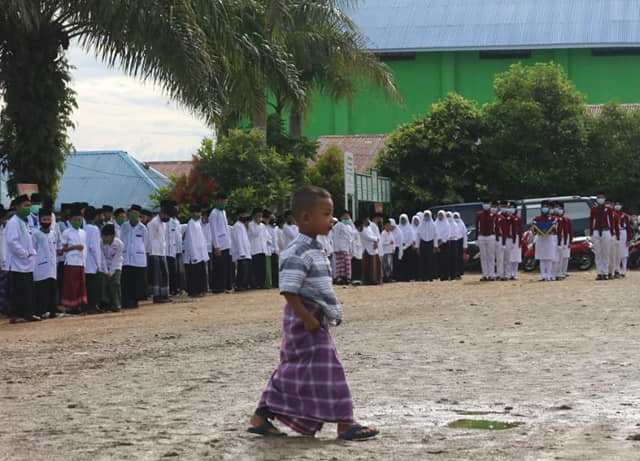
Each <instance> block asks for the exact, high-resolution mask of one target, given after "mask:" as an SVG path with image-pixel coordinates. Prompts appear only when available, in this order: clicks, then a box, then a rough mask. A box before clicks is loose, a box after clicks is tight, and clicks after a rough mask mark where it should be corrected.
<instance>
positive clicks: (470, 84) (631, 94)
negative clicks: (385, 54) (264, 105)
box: [305, 49, 640, 138]
mask: <svg viewBox="0 0 640 461" xmlns="http://www.w3.org/2000/svg"><path fill="white" fill-rule="evenodd" d="M518 61H522V62H525V63H535V62H549V61H555V62H558V63H560V64H562V66H563V67H564V68H565V70H566V71H567V72H568V75H569V78H570V79H571V80H572V81H573V82H574V83H575V85H576V87H577V88H578V90H580V91H582V92H583V93H584V94H585V95H586V97H587V102H588V103H589V104H601V103H606V102H609V101H616V102H620V103H639V102H640V56H633V55H632V56H606V57H602V56H592V55H591V50H590V49H569V50H534V51H533V52H532V54H531V58H529V59H524V60H521V59H480V57H479V53H478V52H477V51H469V52H442V53H418V54H417V55H416V58H415V60H406V61H392V62H389V63H388V64H389V66H390V67H391V68H392V69H393V72H394V75H395V78H396V81H397V83H398V87H399V89H400V91H401V93H402V95H403V97H404V105H403V106H399V105H397V104H396V103H394V102H392V101H389V100H387V99H386V98H385V97H384V95H382V94H381V93H380V92H379V91H377V90H372V89H370V88H366V87H363V88H362V90H361V91H360V92H359V94H358V95H357V96H356V97H355V98H354V99H353V101H352V102H351V103H348V102H346V101H343V102H339V103H337V104H336V103H333V102H331V101H330V100H328V99H327V98H325V97H323V96H321V95H315V96H314V98H313V104H312V107H311V110H310V112H309V113H308V114H307V118H306V121H305V134H306V135H307V136H309V137H312V138H314V137H317V136H321V135H345V134H374V133H388V132H390V131H393V130H394V129H395V128H396V127H397V126H398V125H399V124H402V123H405V122H407V121H410V120H412V119H413V118H414V117H416V116H418V115H420V114H423V113H424V112H426V111H427V110H428V109H429V107H430V106H431V104H433V103H434V102H435V101H437V100H438V99H440V98H442V97H443V96H446V94H447V93H449V92H450V91H456V92H458V93H460V94H462V95H463V96H465V97H467V98H469V99H473V100H475V101H477V102H478V103H480V104H484V103H486V102H489V101H491V100H492V99H493V98H494V91H493V79H494V76H495V74H496V73H499V72H502V71H504V70H506V69H507V68H508V67H509V66H510V65H511V64H513V63H515V62H518Z"/></svg>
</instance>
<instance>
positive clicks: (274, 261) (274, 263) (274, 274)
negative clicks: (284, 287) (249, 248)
mask: <svg viewBox="0 0 640 461" xmlns="http://www.w3.org/2000/svg"><path fill="white" fill-rule="evenodd" d="M271 286H272V287H273V288H280V258H279V256H278V255H277V254H272V255H271Z"/></svg>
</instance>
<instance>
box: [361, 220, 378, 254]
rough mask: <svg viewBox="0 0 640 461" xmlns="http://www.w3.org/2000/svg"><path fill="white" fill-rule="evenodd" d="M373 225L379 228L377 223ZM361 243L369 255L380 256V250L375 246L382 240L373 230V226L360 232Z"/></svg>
mask: <svg viewBox="0 0 640 461" xmlns="http://www.w3.org/2000/svg"><path fill="white" fill-rule="evenodd" d="M372 224H373V225H375V226H376V227H377V225H376V224H375V223H372ZM360 241H361V242H362V247H363V248H364V251H366V252H367V254H368V255H371V256H375V255H377V254H378V249H377V248H375V246H376V244H379V243H380V239H379V238H378V237H377V236H376V234H375V233H374V231H373V230H372V229H371V226H366V227H363V228H362V232H360Z"/></svg>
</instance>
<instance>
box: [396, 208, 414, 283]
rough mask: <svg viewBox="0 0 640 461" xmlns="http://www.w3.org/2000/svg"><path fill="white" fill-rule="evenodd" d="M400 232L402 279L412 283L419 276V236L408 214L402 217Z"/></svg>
mask: <svg viewBox="0 0 640 461" xmlns="http://www.w3.org/2000/svg"><path fill="white" fill-rule="evenodd" d="M399 227H400V231H401V232H402V252H403V256H402V263H401V265H402V271H401V279H400V280H402V281H403V282H410V281H412V280H415V279H416V276H417V270H416V269H417V264H416V263H417V261H418V257H417V256H418V255H417V254H416V246H417V236H416V228H415V227H414V225H413V224H411V223H410V222H409V216H407V215H406V214H401V215H400V226H399Z"/></svg>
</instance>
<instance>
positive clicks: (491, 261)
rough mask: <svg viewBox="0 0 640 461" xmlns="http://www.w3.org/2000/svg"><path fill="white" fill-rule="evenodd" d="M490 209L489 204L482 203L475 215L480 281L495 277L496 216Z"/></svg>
mask: <svg viewBox="0 0 640 461" xmlns="http://www.w3.org/2000/svg"><path fill="white" fill-rule="evenodd" d="M491 210H492V208H491V204H490V203H484V204H483V205H482V211H480V212H478V214H477V215H476V241H477V242H478V249H479V250H480V264H481V266H482V278H481V279H480V281H481V282H486V281H491V280H495V278H496V272H495V271H496V268H495V260H496V254H495V251H496V244H495V242H496V218H495V214H494V213H493V212H492V211H491Z"/></svg>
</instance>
